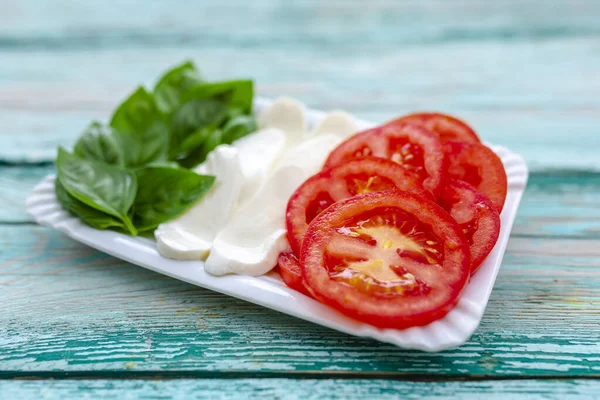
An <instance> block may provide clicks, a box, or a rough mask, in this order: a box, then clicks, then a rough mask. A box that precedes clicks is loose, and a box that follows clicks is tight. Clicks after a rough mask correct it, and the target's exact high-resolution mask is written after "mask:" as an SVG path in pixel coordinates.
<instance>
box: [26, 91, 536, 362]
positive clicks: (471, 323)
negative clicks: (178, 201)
mask: <svg viewBox="0 0 600 400" xmlns="http://www.w3.org/2000/svg"><path fill="white" fill-rule="evenodd" d="M269 104H270V101H269V100H263V99H259V100H257V101H256V104H255V108H256V111H257V112H260V111H261V110H263V109H264V108H265V107H267V106H268V105H269ZM306 114H307V115H306V117H307V121H308V122H309V125H311V126H315V125H316V124H317V123H318V122H319V121H320V120H321V119H322V118H323V117H324V115H325V113H323V112H321V111H314V110H307V111H306ZM357 123H358V125H359V127H360V128H361V129H363V128H366V127H368V126H372V125H373V124H372V123H368V122H366V121H357ZM309 127H310V126H309ZM490 147H491V148H492V150H494V151H495V152H496V154H498V156H499V157H500V158H501V159H502V162H503V163H504V167H505V168H506V174H507V176H508V195H507V198H506V204H505V205H504V209H503V210H502V215H501V221H502V228H501V231H500V238H499V240H498V243H497V244H496V246H495V248H494V250H493V251H492V252H491V253H490V255H489V256H488V258H487V259H486V260H485V262H484V263H483V265H482V266H481V267H480V269H479V271H478V272H477V273H476V274H475V276H474V277H473V279H472V280H471V282H470V283H469V284H468V286H467V288H466V289H465V291H464V292H463V294H462V296H461V298H460V300H459V302H458V305H457V306H456V307H455V308H454V309H453V310H452V311H451V312H450V313H448V315H446V317H444V318H442V319H440V320H438V321H435V322H433V323H431V324H429V325H426V326H422V327H414V328H409V329H404V330H398V329H380V328H376V327H373V326H371V325H368V324H365V323H362V322H359V321H356V320H353V319H351V318H348V317H346V316H344V315H342V314H340V313H339V312H337V311H335V310H333V309H332V308H330V307H328V306H326V305H324V304H321V303H319V302H317V301H315V300H313V299H311V298H309V297H307V296H304V295H302V294H300V293H299V292H297V291H295V290H293V289H290V288H288V287H287V286H286V285H285V284H284V283H283V282H282V281H281V279H280V278H279V275H278V274H277V273H274V272H271V273H270V274H268V275H265V276H261V277H250V276H238V275H228V276H221V277H217V276H212V275H209V274H208V273H206V272H205V271H204V268H203V263H202V262H201V261H176V260H169V259H167V258H164V257H162V256H161V255H160V254H159V253H158V251H157V250H156V244H155V242H154V241H153V240H151V239H146V238H140V237H130V236H126V235H123V234H120V233H116V232H112V231H99V230H96V229H93V228H90V227H88V226H87V225H85V224H83V223H82V222H81V221H80V220H79V219H78V218H75V217H73V216H72V215H71V214H69V213H68V212H67V211H65V210H63V209H62V208H61V206H60V204H59V203H58V202H57V200H56V197H55V195H54V177H53V176H48V177H46V178H45V179H44V180H43V181H42V182H40V183H39V184H38V185H37V186H36V187H35V189H34V191H33V193H32V194H31V195H30V196H29V197H28V199H27V201H26V207H27V211H28V212H29V213H30V214H31V215H32V216H33V218H35V220H36V221H37V222H38V223H39V224H41V225H46V226H49V227H51V228H53V229H56V230H59V231H61V232H64V233H66V234H67V235H68V236H69V237H71V238H73V239H75V240H77V241H78V242H81V243H84V244H86V245H88V246H91V247H93V248H95V249H98V250H100V251H103V252H105V253H107V254H110V255H112V256H115V257H118V258H121V259H123V260H126V261H129V262H131V263H133V264H137V265H139V266H142V267H145V268H148V269H150V270H152V271H156V272H159V273H161V274H165V275H168V276H170V277H173V278H176V279H180V280H182V281H185V282H189V283H191V284H194V285H198V286H201V287H203V288H207V289H211V290H214V291H217V292H220V293H224V294H227V295H229V296H233V297H237V298H239V299H242V300H246V301H249V302H251V303H256V304H259V305H261V306H264V307H267V308H272V309H274V310H277V311H280V312H283V313H286V314H289V315H293V316H295V317H298V318H302V319H304V320H307V321H310V322H314V323H316V324H320V325H323V326H327V327H329V328H333V329H336V330H339V331H342V332H346V333H349V334H351V335H356V336H364V337H370V338H373V339H376V340H380V341H382V342H387V343H392V344H395V345H397V346H400V347H404V348H407V349H419V350H425V351H440V350H444V349H449V348H453V347H456V346H459V345H461V344H463V343H465V342H466V341H467V340H468V339H469V337H470V336H471V335H472V334H473V332H474V331H475V329H476V328H477V326H478V325H479V323H480V321H481V318H482V316H483V312H484V310H485V307H486V305H487V302H488V299H489V297H490V293H491V292H492V287H493V286H494V281H495V280H496V275H497V274H498V270H499V269H500V264H501V262H502V257H503V255H504V251H505V249H506V244H507V242H508V237H509V235H510V230H511V228H512V225H513V222H514V220H515V217H516V214H517V208H518V205H519V201H520V200H521V196H522V195H523V191H524V190H525V185H526V184H527V176H528V170H527V165H526V164H525V161H524V160H523V158H522V157H521V156H519V155H516V154H514V153H512V152H511V151H510V150H508V149H506V148H504V147H499V146H493V145H492V146H490Z"/></svg>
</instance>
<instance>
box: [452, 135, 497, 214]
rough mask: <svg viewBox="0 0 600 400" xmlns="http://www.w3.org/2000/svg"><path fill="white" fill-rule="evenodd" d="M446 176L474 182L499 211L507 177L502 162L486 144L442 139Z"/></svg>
mask: <svg viewBox="0 0 600 400" xmlns="http://www.w3.org/2000/svg"><path fill="white" fill-rule="evenodd" d="M444 153H445V154H446V158H447V160H448V177H449V178H455V179H460V180H461V181H465V182H467V183H470V184H471V185H473V186H475V188H477V189H478V190H479V191H480V192H481V193H483V194H484V195H486V196H487V197H488V198H489V199H490V200H491V201H492V203H494V205H495V206H496V209H497V210H498V212H501V211H502V207H504V201H505V200H506V191H507V184H508V183H507V180H506V172H505V171H504V165H502V161H501V160H500V158H499V157H498V156H497V155H496V153H494V152H493V151H492V150H491V149H490V148H489V147H487V146H484V145H483V144H476V143H464V142H446V143H444Z"/></svg>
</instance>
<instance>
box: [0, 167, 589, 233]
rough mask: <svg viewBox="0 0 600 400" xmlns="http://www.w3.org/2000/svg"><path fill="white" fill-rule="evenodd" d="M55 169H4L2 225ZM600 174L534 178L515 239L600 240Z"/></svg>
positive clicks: (15, 217)
mask: <svg viewBox="0 0 600 400" xmlns="http://www.w3.org/2000/svg"><path fill="white" fill-rule="evenodd" d="M53 172H54V167H53V166H51V165H42V166H35V167H33V166H31V167H16V166H0V188H2V190H0V206H1V207H0V224H1V223H3V222H4V223H6V222H8V223H26V222H32V219H31V217H30V216H29V215H28V214H27V213H26V212H25V209H24V207H23V203H24V201H25V198H26V197H27V196H28V195H29V193H30V192H31V190H32V189H33V186H34V185H35V184H37V183H38V182H39V181H40V180H41V179H42V178H43V177H44V176H45V175H48V174H50V173H53ZM598 199H600V174H594V173H564V174H561V173H541V174H533V175H532V176H531V177H530V179H529V183H528V186H527V190H526V191H525V195H524V197H523V200H522V202H521V206H520V209H519V214H518V218H517V221H516V222H515V225H514V227H513V236H517V237H518V236H530V235H534V236H549V237H550V236H555V237H557V236H558V237H574V238H575V237H577V238H579V237H580V238H600V208H599V207H598V202H599V200H598Z"/></svg>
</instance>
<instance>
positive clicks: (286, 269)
mask: <svg viewBox="0 0 600 400" xmlns="http://www.w3.org/2000/svg"><path fill="white" fill-rule="evenodd" d="M277 266H278V267H279V275H280V276H281V279H282V280H283V282H284V283H285V284H286V285H288V286H289V287H290V288H292V289H294V290H297V291H299V292H300V293H302V294H305V295H307V296H311V294H310V293H309V290H308V288H307V287H306V285H305V284H304V279H303V278H302V269H301V268H300V264H299V263H298V258H297V257H296V256H295V255H294V254H292V253H281V254H280V255H279V258H278V259H277ZM311 297H312V296H311Z"/></svg>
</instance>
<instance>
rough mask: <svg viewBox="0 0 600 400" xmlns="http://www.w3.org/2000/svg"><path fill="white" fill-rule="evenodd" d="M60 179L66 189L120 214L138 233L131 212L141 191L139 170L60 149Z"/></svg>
mask: <svg viewBox="0 0 600 400" xmlns="http://www.w3.org/2000/svg"><path fill="white" fill-rule="evenodd" d="M56 169H57V172H58V179H59V180H60V183H61V184H62V185H63V186H64V188H65V189H66V191H67V192H68V193H69V194H70V195H71V196H73V197H74V198H76V199H77V200H79V201H81V202H82V203H84V204H86V205H87V206H89V207H92V208H94V209H96V210H98V211H101V212H104V213H106V214H109V215H112V216H113V217H117V218H118V219H120V220H121V221H122V222H123V225H124V226H125V227H126V228H127V230H128V231H129V232H130V233H131V234H133V235H135V234H137V231H136V229H135V228H134V227H133V225H132V223H131V220H130V218H129V215H128V212H129V209H130V208H131V205H132V204H133V200H134V199H135V195H136V192H137V177H136V175H135V173H133V172H131V171H129V170H125V169H123V168H120V167H117V166H113V165H108V164H105V163H101V162H98V161H92V160H85V159H83V158H79V157H77V156H75V155H72V154H70V153H69V152H67V151H66V150H64V149H62V148H60V149H58V157H57V158H56Z"/></svg>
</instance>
